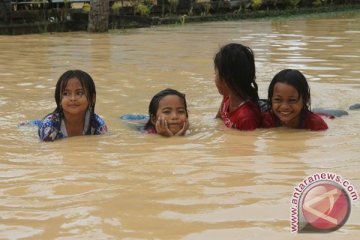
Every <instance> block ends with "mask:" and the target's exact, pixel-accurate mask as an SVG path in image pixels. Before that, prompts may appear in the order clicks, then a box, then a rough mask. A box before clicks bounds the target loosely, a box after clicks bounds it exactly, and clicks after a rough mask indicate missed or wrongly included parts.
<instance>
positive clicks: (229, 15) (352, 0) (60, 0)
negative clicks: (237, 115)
mask: <svg viewBox="0 0 360 240" xmlns="http://www.w3.org/2000/svg"><path fill="white" fill-rule="evenodd" d="M100 1H102V0H100ZM91 6H92V5H91V1H90V0H87V1H86V0H52V1H50V0H24V1H23V2H22V4H18V3H17V2H14V1H11V0H4V1H2V2H0V34H23V33H34V32H49V31H50V32H51V31H77V30H86V29H87V24H88V19H89V13H91ZM353 9H357V10H358V9H360V1H359V0H116V1H114V0H110V1H109V11H107V12H108V14H109V16H108V19H109V20H108V24H109V28H110V29H111V28H113V29H115V28H129V27H144V26H151V25H158V24H169V23H170V24H174V23H180V24H185V23H187V22H194V21H198V22H199V21H216V20H230V19H244V18H258V17H272V16H289V15H298V14H303V13H305V14H307V13H319V12H332V11H333V12H336V11H351V10H353Z"/></svg>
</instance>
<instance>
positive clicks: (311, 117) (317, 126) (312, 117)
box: [304, 112, 328, 131]
mask: <svg viewBox="0 0 360 240" xmlns="http://www.w3.org/2000/svg"><path fill="white" fill-rule="evenodd" d="M304 128H306V129H309V130H311V131H322V130H326V129H328V126H327V124H326V122H325V121H324V119H322V118H321V117H320V116H319V115H317V114H315V113H313V112H309V113H308V114H307V116H306V119H305V121H304Z"/></svg>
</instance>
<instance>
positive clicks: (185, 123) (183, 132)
mask: <svg viewBox="0 0 360 240" xmlns="http://www.w3.org/2000/svg"><path fill="white" fill-rule="evenodd" d="M188 129H189V120H188V119H187V118H186V121H185V122H184V126H183V128H182V129H180V131H178V132H177V133H176V134H175V136H184V135H185V133H186V131H187V130H188Z"/></svg>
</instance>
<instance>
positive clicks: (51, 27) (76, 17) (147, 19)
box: [0, 4, 360, 35]
mask: <svg viewBox="0 0 360 240" xmlns="http://www.w3.org/2000/svg"><path fill="white" fill-rule="evenodd" d="M359 10H360V4H351V5H340V6H339V5H336V6H335V5H332V6H326V7H316V8H296V9H287V10H261V11H240V12H236V11H235V12H231V13H224V14H207V15H200V16H188V15H186V14H183V15H173V16H166V17H158V16H132V15H122V14H110V16H109V29H110V30H115V29H128V28H140V27H151V26H156V25H168V24H180V25H183V24H186V23H194V22H209V21H227V20H240V19H257V18H274V17H296V16H311V15H313V16H316V17H318V16H319V14H325V15H328V14H335V15H336V14H358V12H359ZM32 15H34V16H33V17H32ZM25 17H27V18H30V19H31V18H33V19H34V21H33V22H29V21H26V20H25ZM41 18H42V19H46V21H41ZM16 19H17V21H14V22H10V23H0V35H21V34H37V33H51V32H71V31H86V30H87V25H88V13H85V12H83V11H82V10H81V9H68V10H67V11H66V12H64V11H63V10H62V9H57V10H49V11H48V10H37V11H30V12H27V13H25V14H24V13H23V14H18V16H16Z"/></svg>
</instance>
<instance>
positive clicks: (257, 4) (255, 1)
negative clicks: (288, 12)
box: [251, 0, 263, 10]
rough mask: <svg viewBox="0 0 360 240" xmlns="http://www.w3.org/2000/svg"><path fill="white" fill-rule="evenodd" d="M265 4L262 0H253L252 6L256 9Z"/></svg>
mask: <svg viewBox="0 0 360 240" xmlns="http://www.w3.org/2000/svg"><path fill="white" fill-rule="evenodd" d="M262 4H263V1H262V0H251V7H252V9H254V10H257V9H259V8H260V7H261V5H262Z"/></svg>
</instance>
